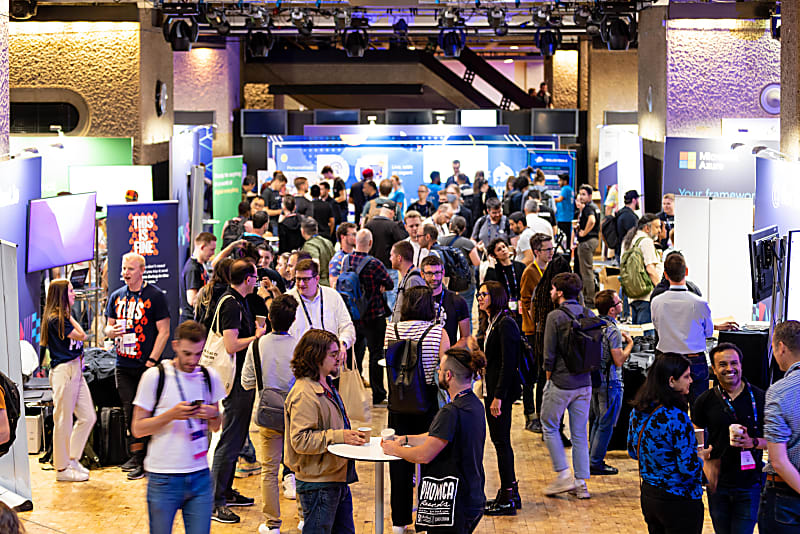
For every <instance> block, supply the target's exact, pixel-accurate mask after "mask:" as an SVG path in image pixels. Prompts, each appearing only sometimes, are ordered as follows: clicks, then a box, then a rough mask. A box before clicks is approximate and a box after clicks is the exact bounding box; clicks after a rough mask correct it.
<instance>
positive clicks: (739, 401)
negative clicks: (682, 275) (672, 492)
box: [691, 343, 772, 533]
mask: <svg viewBox="0 0 800 534" xmlns="http://www.w3.org/2000/svg"><path fill="white" fill-rule="evenodd" d="M709 357H710V358H711V366H712V368H713V369H714V374H715V375H716V377H717V380H718V381H719V383H718V385H717V386H715V387H714V389H712V390H709V391H706V392H705V393H703V394H701V395H700V396H699V397H698V398H697V400H696V401H695V403H694V406H693V407H692V411H691V414H692V422H693V423H694V424H695V426H696V427H697V428H703V429H706V430H707V432H708V439H707V440H706V443H708V444H709V445H711V447H710V448H711V453H710V458H709V459H708V460H706V461H705V462H704V463H703V472H704V473H705V474H706V479H708V484H707V486H706V488H707V490H708V511H709V515H710V516H711V522H712V523H713V525H714V532H719V533H722V532H742V533H743V532H751V533H752V532H753V529H754V528H755V526H756V520H757V519H758V518H757V514H756V513H755V512H756V510H758V501H759V497H760V495H761V476H762V475H761V473H762V469H763V464H762V458H761V456H762V451H763V450H764V449H766V448H767V440H766V439H764V438H763V435H764V432H763V430H764V392H763V391H762V390H760V389H759V388H757V387H755V386H753V385H752V384H749V383H747V381H746V380H743V378H742V351H741V350H739V347H737V346H736V345H733V344H732V343H720V344H719V345H717V346H716V347H714V348H713V349H711V352H710V354H709ZM734 424H735V425H742V426H743V427H744V432H742V433H741V434H738V433H737V434H736V435H735V436H734V444H731V433H730V432H729V428H730V426H731V425H734ZM761 532H772V531H769V530H762V531H761Z"/></svg>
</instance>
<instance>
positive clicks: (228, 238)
mask: <svg viewBox="0 0 800 534" xmlns="http://www.w3.org/2000/svg"><path fill="white" fill-rule="evenodd" d="M243 235H244V221H242V218H241V217H234V218H233V219H231V220H229V221H228V224H226V225H225V229H224V230H223V231H222V248H225V247H227V246H228V245H230V244H231V243H233V242H234V241H238V240H239V239H241V238H242V236H243Z"/></svg>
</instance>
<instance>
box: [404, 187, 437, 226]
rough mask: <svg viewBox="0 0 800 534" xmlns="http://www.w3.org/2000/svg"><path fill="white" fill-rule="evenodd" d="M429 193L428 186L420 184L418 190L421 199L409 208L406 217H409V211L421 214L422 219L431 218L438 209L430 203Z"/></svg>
mask: <svg viewBox="0 0 800 534" xmlns="http://www.w3.org/2000/svg"><path fill="white" fill-rule="evenodd" d="M428 193H429V189H428V186H427V185H425V184H420V186H419V188H418V189H417V196H419V199H418V200H417V201H416V202H414V203H413V204H411V205H410V206H409V207H408V211H406V216H408V212H409V211H415V212H417V213H419V214H420V216H421V217H422V218H428V217H430V216H431V214H432V213H433V211H434V210H435V209H436V208H435V207H434V206H433V203H432V202H428Z"/></svg>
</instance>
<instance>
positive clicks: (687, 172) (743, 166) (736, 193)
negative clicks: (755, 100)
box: [662, 137, 756, 198]
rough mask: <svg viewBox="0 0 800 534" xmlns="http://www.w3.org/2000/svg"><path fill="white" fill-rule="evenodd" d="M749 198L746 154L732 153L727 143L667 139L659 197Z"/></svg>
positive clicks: (750, 165)
mask: <svg viewBox="0 0 800 534" xmlns="http://www.w3.org/2000/svg"><path fill="white" fill-rule="evenodd" d="M666 193H673V194H675V195H679V196H687V197H705V198H753V197H754V196H755V193H756V183H755V163H754V162H753V156H752V155H751V153H750V151H749V150H732V149H731V141H730V139H724V138H709V139H699V138H691V137H667V138H666V141H665V143H664V174H663V182H662V194H666Z"/></svg>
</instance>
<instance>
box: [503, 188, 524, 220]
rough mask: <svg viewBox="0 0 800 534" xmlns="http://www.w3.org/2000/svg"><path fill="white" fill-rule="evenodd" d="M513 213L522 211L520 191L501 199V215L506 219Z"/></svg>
mask: <svg viewBox="0 0 800 534" xmlns="http://www.w3.org/2000/svg"><path fill="white" fill-rule="evenodd" d="M515 211H522V191H518V190H516V189H515V190H514V191H512V192H511V193H508V194H507V195H506V197H505V198H504V199H503V215H505V216H506V217H507V216H509V215H511V214H512V213H514V212H515Z"/></svg>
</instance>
